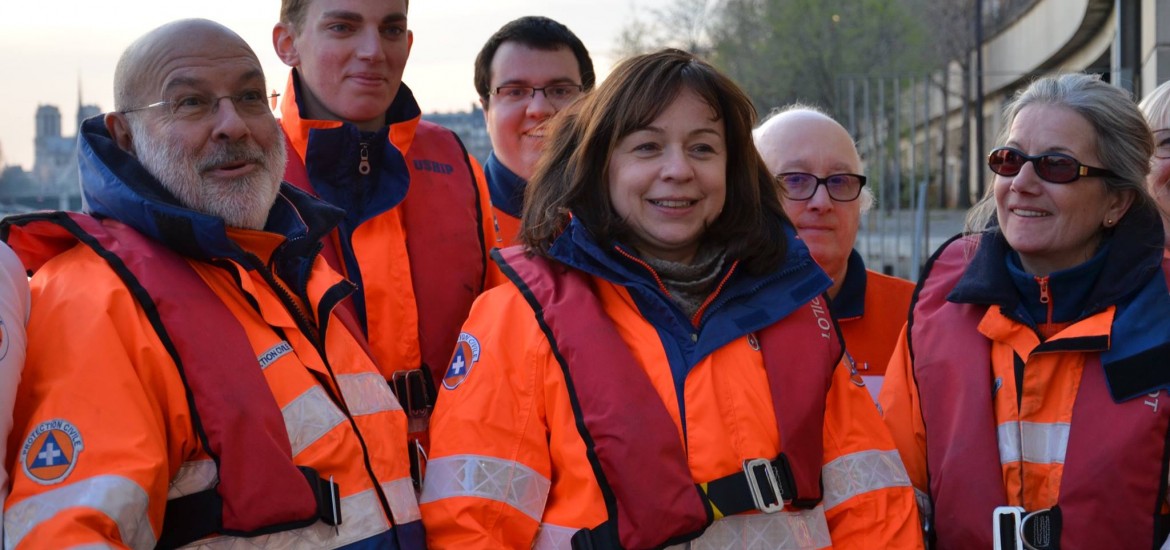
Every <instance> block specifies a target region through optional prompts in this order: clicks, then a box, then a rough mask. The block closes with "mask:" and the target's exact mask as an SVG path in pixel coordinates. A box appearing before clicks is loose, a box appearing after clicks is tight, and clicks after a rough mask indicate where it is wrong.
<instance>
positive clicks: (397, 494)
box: [382, 477, 422, 525]
mask: <svg viewBox="0 0 1170 550" xmlns="http://www.w3.org/2000/svg"><path fill="white" fill-rule="evenodd" d="M382 492H384V493H386V499H387V500H389V501H390V511H391V512H393V513H394V523H395V524H396V525H405V524H407V523H411V522H414V521H418V520H420V519H422V514H420V513H419V511H418V496H416V495H415V493H414V482H413V481H411V480H410V478H409V477H404V478H402V479H396V480H394V481H388V482H386V483H383V484H382Z"/></svg>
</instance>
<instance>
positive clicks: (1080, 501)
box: [880, 74, 1170, 550]
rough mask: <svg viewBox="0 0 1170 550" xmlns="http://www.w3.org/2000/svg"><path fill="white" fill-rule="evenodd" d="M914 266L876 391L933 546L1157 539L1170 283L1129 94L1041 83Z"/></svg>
mask: <svg viewBox="0 0 1170 550" xmlns="http://www.w3.org/2000/svg"><path fill="white" fill-rule="evenodd" d="M1000 143H1003V146H1002V147H998V148H996V149H994V150H992V152H991V154H990V155H989V156H988V166H989V167H990V168H991V170H992V172H994V173H995V175H996V177H995V180H994V184H993V186H992V189H991V190H990V192H989V193H988V195H987V197H985V198H984V199H983V201H981V202H980V204H978V205H977V206H976V207H975V208H974V209H973V210H972V213H971V215H970V216H969V219H968V232H967V233H966V234H964V235H961V236H959V237H956V238H955V239H953V240H952V241H951V242H950V243H948V244H947V245H944V246H943V247H942V248H941V249H940V250H939V251H938V252H936V253H935V255H934V257H933V258H931V260H930V261H929V263H928V264H927V266H926V269H925V274H924V275H923V278H922V280H921V281H920V282H919V289H918V291H917V292H916V294H915V300H914V303H913V305H912V309H911V313H910V319H909V322H908V323H907V326H906V328H905V329H904V330H903V333H902V336H903V340H902V342H901V343H900V344H899V349H897V350H895V352H894V357H893V359H892V360H891V364H890V367H889V369H888V371H887V374H886V383H885V386H884V387H883V390H882V394H881V396H880V402H881V404H882V406H883V407H884V410H885V420H886V423H887V425H888V426H889V427H890V429H891V431H892V432H893V434H894V438H895V440H896V441H897V444H898V450H899V452H900V453H901V455H902V458H903V460H905V462H906V466H907V470H908V471H909V473H910V477H911V480H912V482H913V483H914V486H915V488H916V489H917V490H918V492H919V503H920V510H921V511H922V512H923V513H924V516H925V518H926V520H927V522H926V524H927V525H928V528H929V529H930V533H929V538H930V539H932V540H933V541H934V542H935V548H939V549H945V550H949V549H955V548H979V549H985V548H991V547H994V548H1057V547H1059V548H1063V549H1065V550H1068V549H1077V548H1158V547H1160V545H1161V544H1162V543H1163V541H1164V539H1165V536H1166V530H1165V526H1166V525H1167V523H1166V521H1167V520H1168V519H1170V516H1168V515H1167V510H1168V508H1167V505H1166V496H1167V495H1166V485H1167V470H1166V468H1167V467H1166V464H1167V458H1168V456H1170V455H1168V454H1167V441H1168V435H1170V398H1168V397H1167V395H1166V391H1165V388H1166V387H1167V383H1168V382H1170V293H1168V292H1167V286H1166V280H1165V272H1164V269H1163V266H1162V253H1161V252H1162V242H1163V239H1162V225H1161V223H1160V221H1159V217H1158V213H1157V208H1156V206H1155V205H1154V203H1153V200H1152V199H1151V198H1150V196H1149V195H1148V194H1147V193H1146V190H1145V187H1144V183H1145V177H1146V173H1147V172H1148V171H1149V159H1150V155H1151V154H1152V153H1153V151H1154V147H1153V142H1152V138H1151V135H1150V130H1149V128H1148V126H1146V123H1145V120H1144V119H1143V118H1142V116H1141V113H1140V112H1139V111H1138V109H1137V106H1136V105H1135V104H1134V102H1133V101H1132V100H1131V99H1130V98H1129V97H1128V95H1127V94H1126V93H1125V92H1124V91H1122V90H1121V89H1119V88H1116V87H1114V86H1111V85H1109V84H1106V83H1104V82H1102V81H1101V80H1100V79H1099V78H1097V77H1095V76H1088V75H1084V74H1069V75H1062V76H1057V77H1048V78H1042V79H1040V80H1037V81H1035V82H1034V83H1032V84H1031V85H1030V86H1028V88H1027V89H1025V90H1023V91H1022V92H1020V93H1019V94H1017V95H1016V96H1015V98H1014V99H1013V100H1012V101H1011V103H1009V104H1008V106H1007V108H1006V111H1005V132H1004V134H1003V136H1002V138H1001V140H1000Z"/></svg>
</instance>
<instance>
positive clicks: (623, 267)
mask: <svg viewBox="0 0 1170 550" xmlns="http://www.w3.org/2000/svg"><path fill="white" fill-rule="evenodd" d="M784 230H785V238H786V239H787V240H788V254H787V256H786V257H785V260H784V264H783V265H782V266H781V268H780V269H779V270H777V271H775V272H773V273H768V274H764V275H758V276H757V275H749V274H746V273H744V272H736V273H735V274H733V275H732V277H731V278H730V279H729V280H728V282H727V284H726V285H725V286H724V288H723V290H722V291H721V292H720V295H719V297H718V298H717V299H716V301H715V302H714V303H713V304H712V305H711V306H710V307H709V308H708V309H707V311H706V313H705V315H704V317H703V320H702V327H701V328H702V330H703V332H707V331H708V330H710V331H713V332H715V333H716V334H714V335H712V337H713V338H712V340H713V341H712V342H711V345H712V346H713V348H714V347H718V346H719V345H722V344H723V343H726V342H727V341H730V340H731V339H734V338H736V337H739V336H742V335H744V334H747V333H749V332H753V331H756V330H760V329H762V328H764V327H766V326H768V325H771V324H773V323H775V322H776V321H778V320H780V319H782V318H784V317H785V316H787V315H788V314H790V313H792V312H793V311H795V310H796V309H797V308H799V307H801V306H803V305H805V304H807V303H808V302H809V301H810V300H812V299H813V298H816V297H817V296H820V295H821V294H822V293H824V292H825V291H826V290H827V289H828V288H829V286H830V285H831V284H832V281H831V280H830V279H829V276H828V275H826V274H825V272H824V271H822V270H821V268H820V267H819V266H817V264H816V262H814V261H813V259H812V255H811V254H809V251H808V248H807V247H806V246H805V245H804V243H803V242H801V241H800V240H798V239H796V230H795V229H793V228H792V226H791V225H789V224H785V226H784ZM614 246H617V247H622V248H623V250H626V251H627V252H629V253H630V254H632V255H635V256H636V254H635V253H633V252H632V251H630V250H629V249H628V248H626V247H624V246H622V245H614ZM549 255H550V256H551V257H552V258H553V259H555V260H557V261H559V262H561V263H564V264H566V265H568V266H569V267H573V268H575V269H579V270H581V271H584V272H585V273H588V274H590V275H593V276H595V277H599V278H601V279H605V280H607V281H610V282H612V283H615V284H618V285H622V286H624V287H626V288H627V289H628V290H629V291H630V293H631V294H632V295H633V296H634V297H635V299H636V300H638V301H639V304H640V306H641V307H642V314H643V316H645V317H646V318H647V320H648V321H650V323H651V324H654V325H655V326H659V327H664V326H669V325H672V324H675V323H679V324H682V323H683V322H684V321H687V320H686V319H682V318H681V313H680V312H678V308H677V307H674V306H673V304H672V302H671V301H670V299H669V298H668V297H667V296H665V295H663V294H662V291H661V290H660V289H659V287H658V284H657V283H656V282H655V281H654V278H653V275H652V274H651V273H650V272H649V271H648V270H647V269H646V268H645V267H643V266H641V265H639V264H638V263H636V262H634V261H631V260H629V259H627V258H625V257H624V256H622V255H621V254H618V253H616V251H614V250H613V249H611V248H605V247H603V246H601V245H600V244H599V243H597V242H596V241H595V240H594V238H593V236H592V235H591V234H590V233H589V230H588V229H586V228H585V227H584V226H583V225H582V224H581V223H580V222H579V221H578V219H577V218H574V219H573V221H572V222H570V224H569V226H568V227H567V228H566V229H565V231H564V232H563V233H562V234H561V235H560V236H559V237H558V238H557V240H556V241H555V242H554V243H553V245H552V247H550V249H549ZM649 304H653V307H647V306H648V305H649ZM704 339H706V335H704Z"/></svg>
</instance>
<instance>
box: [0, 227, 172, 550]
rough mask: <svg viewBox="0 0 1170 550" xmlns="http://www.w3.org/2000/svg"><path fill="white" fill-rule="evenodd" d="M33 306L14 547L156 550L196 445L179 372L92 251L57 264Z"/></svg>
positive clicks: (8, 530) (11, 532)
mask: <svg viewBox="0 0 1170 550" xmlns="http://www.w3.org/2000/svg"><path fill="white" fill-rule="evenodd" d="M32 297H33V308H32V313H31V317H30V319H29V326H28V328H29V330H28V334H29V336H30V340H29V343H28V358H27V363H26V366H25V370H24V376H23V378H22V380H21V382H20V387H19V390H18V393H17V400H16V407H15V412H14V429H13V435H12V437H11V438H10V439H9V441H10V443H12V446H10V447H9V449H8V455H7V462H6V463H7V464H8V465H9V467H10V471H11V472H12V482H13V483H12V492H11V494H10V495H9V497H8V499H7V502H6V503H5V515H4V522H5V526H4V531H5V539H6V540H5V547H6V548H16V549H19V550H24V549H32V548H64V547H72V546H78V545H102V544H104V545H109V546H114V547H119V548H122V547H127V548H142V549H149V548H153V547H154V546H155V543H156V540H157V537H158V535H157V533H158V532H159V529H160V527H161V525H162V517H163V512H164V509H165V506H166V500H167V492H168V480H169V479H170V474H171V473H172V472H171V471H170V470H169V469H168V464H179V463H181V458H182V453H183V451H181V450H180V449H179V447H180V445H179V444H174V445H170V446H168V440H171V441H177V440H179V439H182V438H183V436H181V435H180V434H188V435H189V434H190V428H189V427H186V428H184V425H185V423H189V414H188V412H187V408H186V400H185V396H184V394H183V391H182V387H181V383H179V387H178V388H176V387H175V385H174V384H175V383H177V375H176V374H175V366H174V363H173V362H171V361H170V359H169V357H168V356H167V355H166V353H165V352H164V351H163V348H162V345H161V343H160V341H159V339H158V337H157V335H155V334H154V332H153V330H152V329H151V328H150V325H149V324H147V323H146V322H145V317H144V316H143V314H142V311H141V309H140V308H139V307H138V306H137V304H136V303H135V302H134V301H133V299H132V298H131V296H130V294H129V292H128V291H127V290H126V288H125V287H124V286H122V284H121V282H120V281H119V280H118V279H117V277H116V275H114V274H113V273H112V272H111V271H110V270H109V269H108V268H107V267H106V266H105V264H104V262H103V261H102V260H100V259H99V258H98V257H97V256H96V255H95V254H93V253H92V252H91V251H89V250H88V249H86V248H84V247H83V246H79V247H76V248H74V249H73V250H71V251H69V252H66V253H65V254H62V255H61V256H58V257H57V258H56V259H54V260H52V261H50V262H49V263H48V264H46V265H45V266H44V267H43V268H42V269H41V271H40V272H38V273H37V276H36V277H34V278H33V284H32ZM168 402H169V403H170V405H168ZM176 407H177V408H176ZM186 425H187V426H189V424H186ZM192 443H193V442H192Z"/></svg>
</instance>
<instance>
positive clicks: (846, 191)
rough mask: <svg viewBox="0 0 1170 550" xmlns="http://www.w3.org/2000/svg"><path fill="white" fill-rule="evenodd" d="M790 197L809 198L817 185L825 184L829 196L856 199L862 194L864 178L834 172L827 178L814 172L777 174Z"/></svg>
mask: <svg viewBox="0 0 1170 550" xmlns="http://www.w3.org/2000/svg"><path fill="white" fill-rule="evenodd" d="M777 178H778V179H779V180H780V182H781V183H782V184H784V189H785V191H787V193H788V198H789V199H792V200H798V201H803V200H808V199H811V198H813V195H816V193H817V187H820V186H821V185H824V186H825V190H826V191H828V192H829V198H831V199H833V200H835V201H841V202H847V201H851V200H853V199H856V198H857V197H858V195H860V194H861V186H862V185H864V180H863V179H862V178H861V177H859V176H855V175H853V174H834V175H831V176H829V177H826V178H818V177H816V176H814V175H812V174H804V173H800V172H791V173H787V174H780V175H779V176H777Z"/></svg>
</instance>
